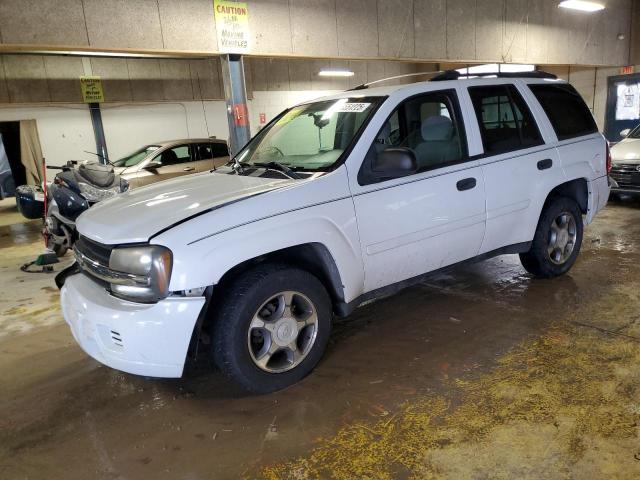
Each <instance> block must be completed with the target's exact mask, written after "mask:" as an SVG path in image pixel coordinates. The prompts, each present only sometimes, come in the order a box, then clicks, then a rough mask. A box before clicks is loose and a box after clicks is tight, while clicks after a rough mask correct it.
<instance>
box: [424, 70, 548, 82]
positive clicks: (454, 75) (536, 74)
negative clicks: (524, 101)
mask: <svg viewBox="0 0 640 480" xmlns="http://www.w3.org/2000/svg"><path fill="white" fill-rule="evenodd" d="M474 77H497V78H549V79H553V80H556V79H557V78H558V77H556V76H555V75H554V74H553V73H549V72H543V71H542V70H534V71H532V72H482V73H460V72H459V71H457V70H446V71H444V72H441V73H440V74H439V75H436V76H435V77H433V78H431V79H430V80H429V81H430V82H443V81H445V80H458V79H460V78H474Z"/></svg>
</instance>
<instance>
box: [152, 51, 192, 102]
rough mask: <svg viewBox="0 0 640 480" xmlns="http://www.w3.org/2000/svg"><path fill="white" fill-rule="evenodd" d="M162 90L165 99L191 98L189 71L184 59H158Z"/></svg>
mask: <svg viewBox="0 0 640 480" xmlns="http://www.w3.org/2000/svg"><path fill="white" fill-rule="evenodd" d="M159 63H160V75H161V76H162V91H163V92H164V99H165V100H192V99H193V98H194V95H193V85H192V82H191V72H190V71H189V69H188V68H185V66H188V64H187V63H186V62H185V61H184V60H160V62H159Z"/></svg>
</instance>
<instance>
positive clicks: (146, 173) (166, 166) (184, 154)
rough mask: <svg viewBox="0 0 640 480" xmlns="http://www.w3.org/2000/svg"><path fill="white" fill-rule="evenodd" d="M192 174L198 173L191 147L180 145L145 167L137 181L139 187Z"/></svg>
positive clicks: (160, 153) (152, 160)
mask: <svg viewBox="0 0 640 480" xmlns="http://www.w3.org/2000/svg"><path fill="white" fill-rule="evenodd" d="M190 173H196V165H195V162H194V161H192V158H191V148H190V145H187V144H185V145H178V146H175V147H171V148H167V149H166V150H162V151H161V152H159V153H158V154H157V155H156V156H155V157H153V158H152V159H151V160H150V165H149V166H144V165H143V166H142V168H141V169H140V171H139V172H138V175H137V181H138V184H139V185H147V184H149V183H155V182H160V181H162V180H167V179H169V178H173V177H179V176H181V175H188V174H190Z"/></svg>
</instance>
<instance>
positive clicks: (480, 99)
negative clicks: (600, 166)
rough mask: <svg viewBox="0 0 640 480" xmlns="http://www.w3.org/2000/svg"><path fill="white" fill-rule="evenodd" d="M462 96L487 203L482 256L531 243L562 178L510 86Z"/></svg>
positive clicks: (485, 88)
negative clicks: (476, 139) (478, 143)
mask: <svg viewBox="0 0 640 480" xmlns="http://www.w3.org/2000/svg"><path fill="white" fill-rule="evenodd" d="M466 93H467V94H468V96H467V97H466V99H465V101H467V102H469V104H470V106H471V108H472V111H473V112H474V113H475V120H476V121H475V122H472V123H473V127H472V128H476V129H478V133H479V135H480V138H481V140H482V147H483V153H481V154H480V155H477V158H478V159H479V164H480V166H481V167H482V171H483V173H484V179H485V184H486V202H487V205H486V208H487V212H486V213H487V224H486V233H485V237H484V240H483V242H482V246H481V248H480V253H481V254H482V253H487V252H491V251H493V250H497V249H500V248H502V247H506V246H511V245H516V244H521V243H525V242H529V241H531V240H532V239H533V235H534V232H535V229H536V226H537V223H538V218H539V215H540V211H541V209H542V203H543V202H544V200H545V198H546V196H547V193H548V192H549V191H550V190H551V189H552V188H553V187H554V186H555V185H557V184H558V178H559V177H560V178H561V177H562V176H563V173H562V166H561V165H560V163H559V161H558V155H557V151H556V149H555V148H554V147H553V146H549V145H547V144H546V143H545V138H544V137H543V133H541V129H540V128H539V126H538V125H539V123H540V122H539V120H540V119H539V118H536V117H535V116H534V114H533V113H532V111H531V109H530V108H529V106H528V105H527V103H526V102H525V100H524V98H523V95H522V93H521V91H520V90H519V89H518V87H517V86H516V84H515V83H513V84H512V83H502V84H498V85H486V84H484V85H477V86H470V87H468V89H467V91H466ZM545 133H546V131H545Z"/></svg>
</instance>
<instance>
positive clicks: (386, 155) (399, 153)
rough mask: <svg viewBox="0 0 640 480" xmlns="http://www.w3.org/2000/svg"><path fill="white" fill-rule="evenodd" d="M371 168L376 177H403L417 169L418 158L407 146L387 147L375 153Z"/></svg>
mask: <svg viewBox="0 0 640 480" xmlns="http://www.w3.org/2000/svg"><path fill="white" fill-rule="evenodd" d="M371 170H372V171H373V174H374V175H375V176H376V177H378V178H395V177H404V176H406V175H411V174H413V173H416V172H417V171H418V160H417V159H416V154H415V153H414V152H413V150H411V149H409V148H387V149H386V150H383V151H382V152H380V153H378V154H377V155H376V157H375V159H374V161H373V166H372V169H371Z"/></svg>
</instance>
